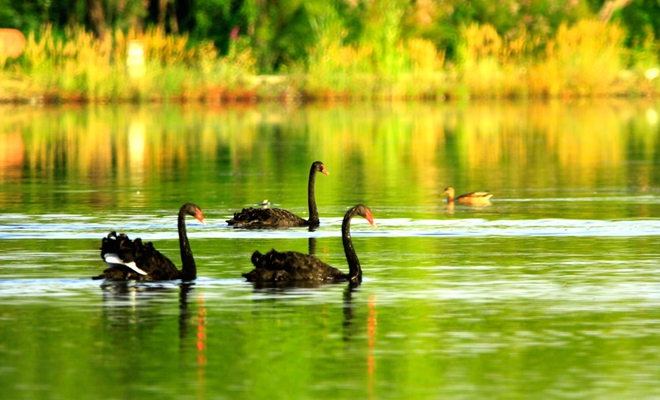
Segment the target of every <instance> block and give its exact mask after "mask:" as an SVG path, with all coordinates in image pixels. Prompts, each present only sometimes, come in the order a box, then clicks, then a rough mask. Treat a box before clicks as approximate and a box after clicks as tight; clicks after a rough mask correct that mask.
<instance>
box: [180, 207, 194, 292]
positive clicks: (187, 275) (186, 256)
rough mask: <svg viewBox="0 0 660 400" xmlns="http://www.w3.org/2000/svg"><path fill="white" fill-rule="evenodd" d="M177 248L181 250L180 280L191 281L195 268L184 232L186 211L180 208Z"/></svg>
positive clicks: (186, 235)
mask: <svg viewBox="0 0 660 400" xmlns="http://www.w3.org/2000/svg"><path fill="white" fill-rule="evenodd" d="M178 226H179V248H180V249H181V263H182V266H181V279H182V280H184V281H187V280H193V279H195V278H196V277H197V266H196V265H195V258H194V257H193V253H192V250H191V249H190V243H188V233H187V232H186V211H185V210H184V209H183V208H182V209H181V210H180V211H179V220H178Z"/></svg>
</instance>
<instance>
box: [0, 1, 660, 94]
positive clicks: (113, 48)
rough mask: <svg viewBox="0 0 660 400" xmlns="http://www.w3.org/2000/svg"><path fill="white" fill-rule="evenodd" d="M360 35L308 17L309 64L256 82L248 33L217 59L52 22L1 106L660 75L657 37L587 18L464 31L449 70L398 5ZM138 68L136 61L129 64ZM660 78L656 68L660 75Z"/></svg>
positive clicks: (405, 90) (627, 83)
mask: <svg viewBox="0 0 660 400" xmlns="http://www.w3.org/2000/svg"><path fill="white" fill-rule="evenodd" d="M370 6H371V7H380V8H379V9H377V10H375V12H372V13H370V15H373V16H374V17H373V18H374V19H373V20H372V21H369V22H368V23H366V24H365V27H366V28H365V31H364V32H363V33H362V35H361V36H360V37H358V38H352V39H351V42H348V41H347V36H348V31H347V29H346V27H345V26H344V25H343V22H342V20H341V19H340V17H339V15H338V14H337V13H336V11H334V10H333V9H332V8H331V7H328V12H327V13H320V14H319V13H316V14H315V15H324V16H323V17H322V18H320V19H315V20H311V21H310V24H311V26H312V29H313V32H314V34H315V43H316V45H315V46H313V47H312V48H310V49H308V58H307V60H306V62H304V63H299V64H297V65H291V66H289V67H288V69H287V70H285V73H284V74H283V75H281V76H259V75H258V71H257V69H256V61H255V58H254V57H253V55H252V49H251V47H250V43H249V40H248V38H243V39H240V38H237V39H233V40H232V41H231V42H230V49H229V53H228V54H227V55H223V56H221V55H220V54H219V52H218V50H217V49H216V48H215V46H214V45H213V44H212V43H210V42H201V43H196V44H191V43H189V41H188V38H187V36H185V35H184V36H172V35H167V34H165V33H164V32H162V31H159V30H157V29H152V30H148V31H146V32H143V33H142V32H136V31H132V30H131V31H128V32H123V31H121V30H117V31H115V32H114V33H113V34H112V35H111V37H110V38H109V39H108V40H106V41H105V42H102V41H98V40H96V39H95V38H94V37H93V36H92V34H91V33H89V32H86V31H85V30H83V29H82V28H76V29H67V30H66V31H65V32H64V33H63V34H62V35H61V36H58V35H56V34H54V33H53V31H52V29H51V28H50V27H49V26H45V27H44V28H42V30H41V31H40V32H38V33H37V34H34V33H31V34H29V36H28V40H27V46H26V49H25V53H24V54H23V56H21V57H20V58H19V60H18V61H15V62H6V63H5V65H4V66H3V68H0V78H2V79H0V100H7V99H9V100H12V99H14V100H15V99H20V100H24V99H45V100H46V101H91V102H105V101H116V102H121V101H196V100H202V101H227V100H234V99H239V100H250V101H252V100H253V99H255V98H277V99H282V98H284V99H287V100H290V99H291V98H304V99H320V100H346V99H412V98H414V99H444V98H446V97H450V98H457V97H463V98H510V97H515V98H529V97H541V96H542V97H586V96H590V97H593V96H609V95H649V94H651V95H652V94H655V93H657V92H658V89H659V87H658V85H659V83H658V82H659V81H660V78H657V73H650V72H653V71H654V69H655V68H658V58H657V50H658V45H657V44H656V42H655V40H654V37H653V35H652V34H649V37H648V39H647V40H646V41H645V42H644V43H640V44H638V45H637V46H636V47H635V50H634V51H630V50H628V49H627V48H626V47H625V46H624V39H625V35H624V32H623V31H622V29H621V28H620V27H619V26H618V25H616V24H603V23H601V22H598V21H591V20H583V21H580V22H579V23H577V24H575V25H573V26H568V25H562V26H561V27H560V28H559V30H558V31H557V33H556V34H555V35H554V36H549V37H539V36H533V35H530V34H529V33H527V32H526V31H524V30H521V31H520V32H519V33H518V34H517V36H515V37H506V38H504V37H502V36H501V35H499V34H498V32H497V31H496V30H495V29H494V28H493V27H492V26H490V25H478V24H473V25H470V26H468V27H466V28H465V29H464V30H463V33H462V40H461V41H460V45H459V46H458V48H457V52H456V57H455V59H454V60H453V63H451V64H449V63H445V53H444V51H443V50H438V49H437V48H436V46H435V45H434V44H433V43H432V42H431V41H430V40H426V39H422V38H407V39H401V32H400V28H399V26H400V20H401V18H402V15H403V12H402V10H403V5H402V2H401V1H399V0H389V1H384V2H374V3H373V4H372V5H370ZM136 42H137V43H139V44H140V45H141V48H142V49H143V59H144V66H143V67H142V70H141V72H140V73H139V74H136V73H131V71H133V72H134V70H131V69H130V68H129V66H128V65H127V63H128V64H131V63H132V61H131V60H129V57H128V49H129V46H130V44H131V43H136ZM131 65H132V64H131ZM656 72H660V71H656Z"/></svg>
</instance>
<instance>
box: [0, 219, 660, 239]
mask: <svg viewBox="0 0 660 400" xmlns="http://www.w3.org/2000/svg"><path fill="white" fill-rule="evenodd" d="M0 218H2V219H3V220H4V221H6V222H8V223H5V224H4V225H0V239H62V238H67V239H99V238H101V237H103V236H105V235H107V233H108V232H109V231H111V230H118V231H120V232H126V233H127V234H129V236H131V237H145V238H147V239H149V240H156V239H174V238H176V237H177V231H176V229H175V226H176V220H175V219H174V218H171V217H162V216H140V217H139V218H116V219H115V218H113V220H111V221H102V222H101V221H98V220H93V219H91V218H89V217H85V216H80V215H69V214H66V215H52V214H49V215H34V216H27V215H16V214H11V215H9V214H4V215H2V214H0ZM127 221H128V222H127ZM341 222H342V219H341V218H326V219H323V221H322V223H321V226H320V227H319V228H318V229H316V230H314V231H313V232H309V230H308V229H307V228H289V229H277V230H266V229H263V230H243V229H234V228H231V227H229V226H227V224H225V223H224V221H223V222H219V221H218V222H213V221H207V225H206V226H202V225H200V224H198V223H196V222H194V221H191V222H189V223H188V235H189V236H190V237H194V238H306V237H310V236H313V237H338V236H341V232H340V226H341ZM376 223H377V228H373V227H370V226H369V224H368V223H367V222H366V221H364V220H361V219H355V220H354V221H353V223H352V225H351V233H352V234H353V236H372V237H373V236H375V237H416V236H612V237H626V236H655V235H660V220H656V219H628V220H589V219H496V220H487V219H481V218H468V219H450V220H443V219H409V218H385V219H378V220H376ZM117 227H121V229H117Z"/></svg>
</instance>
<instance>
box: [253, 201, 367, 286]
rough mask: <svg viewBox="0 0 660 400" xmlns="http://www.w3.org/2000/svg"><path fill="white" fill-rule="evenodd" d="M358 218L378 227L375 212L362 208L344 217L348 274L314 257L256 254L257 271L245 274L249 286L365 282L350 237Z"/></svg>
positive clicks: (254, 261)
mask: <svg viewBox="0 0 660 400" xmlns="http://www.w3.org/2000/svg"><path fill="white" fill-rule="evenodd" d="M356 215H360V216H362V217H364V218H366V219H367V221H369V223H370V224H371V225H374V226H375V224H374V220H373V215H372V213H371V210H369V208H367V207H366V206H364V205H362V204H358V205H357V206H355V207H353V208H351V209H350V210H348V212H347V213H346V215H345V216H344V221H343V223H342V242H343V244H344V253H345V254H346V260H347V261H348V267H349V272H348V273H345V272H342V271H340V270H338V269H337V268H335V267H332V266H330V265H328V264H326V263H324V262H323V261H321V260H319V259H318V258H316V257H314V256H311V255H307V254H303V253H298V252H295V251H285V252H279V251H276V250H271V251H269V252H268V253H266V254H261V253H260V252H259V251H255V252H254V254H252V264H254V267H255V268H254V269H253V270H252V271H250V272H248V273H245V274H243V276H244V277H245V278H246V279H247V280H248V281H249V282H293V281H316V282H330V281H343V280H348V281H352V282H360V281H361V280H362V268H361V267H360V261H359V260H358V257H357V254H356V253H355V249H354V248H353V243H352V241H351V234H350V221H351V219H352V218H353V217H354V216H356Z"/></svg>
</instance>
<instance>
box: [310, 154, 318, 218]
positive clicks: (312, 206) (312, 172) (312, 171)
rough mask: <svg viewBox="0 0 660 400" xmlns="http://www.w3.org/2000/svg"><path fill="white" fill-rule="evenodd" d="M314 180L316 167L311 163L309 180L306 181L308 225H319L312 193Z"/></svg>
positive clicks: (314, 197)
mask: <svg viewBox="0 0 660 400" xmlns="http://www.w3.org/2000/svg"><path fill="white" fill-rule="evenodd" d="M315 181H316V168H315V165H312V168H311V169H310V170H309V181H308V183H307V205H308V206H309V219H308V220H307V222H309V225H310V226H318V225H319V211H318V210H317V209H316V196H315V195H314V182H315Z"/></svg>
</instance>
